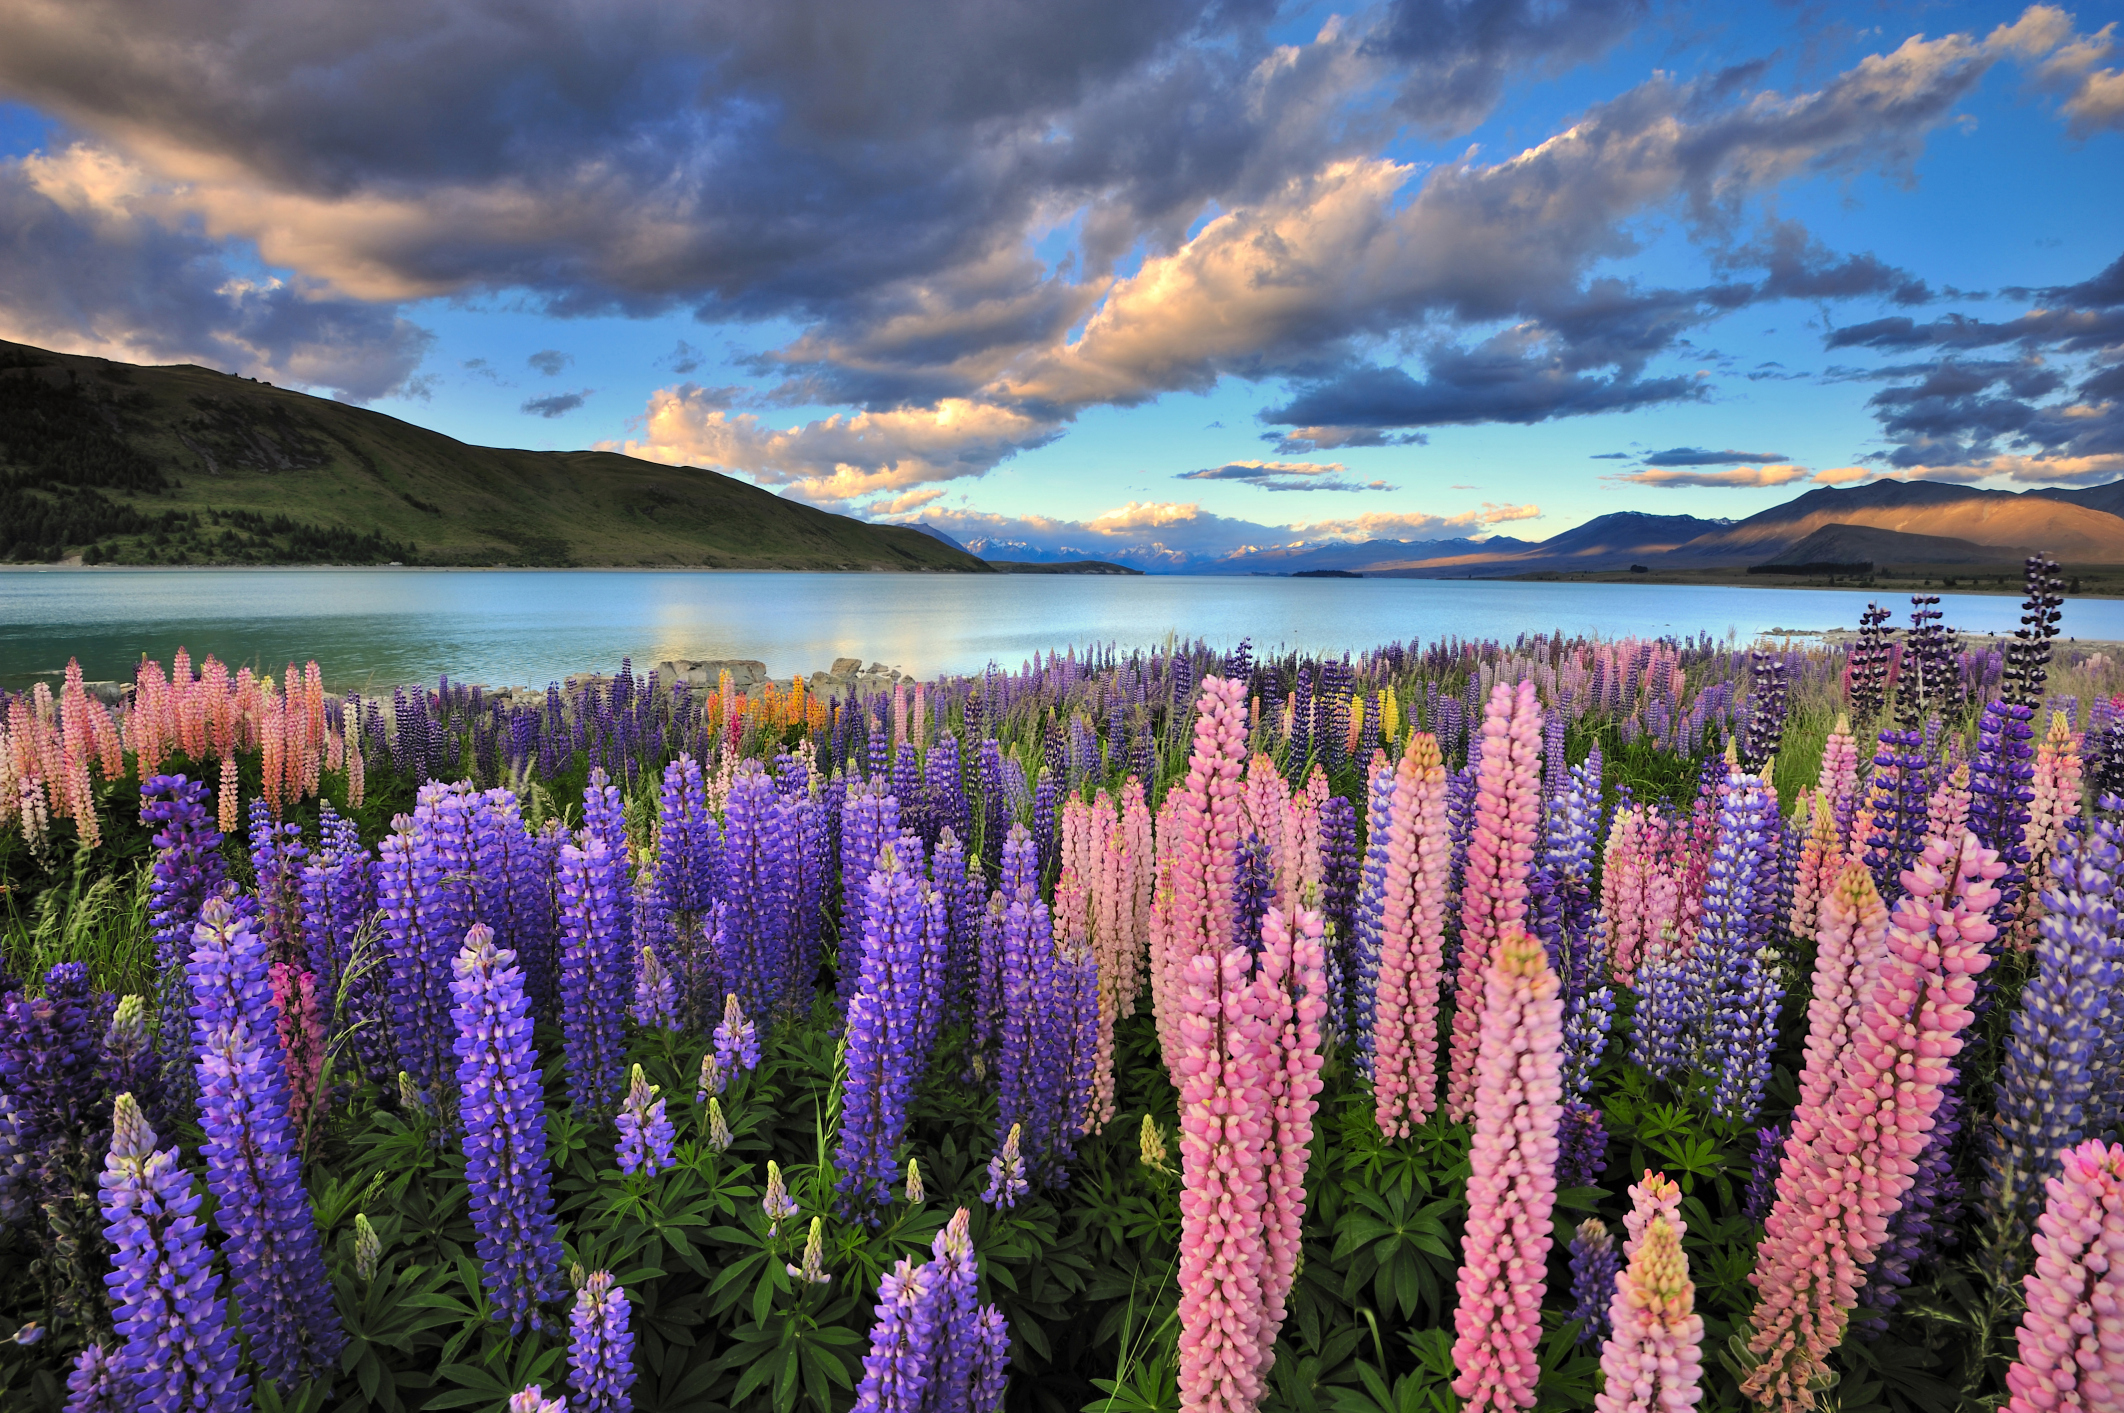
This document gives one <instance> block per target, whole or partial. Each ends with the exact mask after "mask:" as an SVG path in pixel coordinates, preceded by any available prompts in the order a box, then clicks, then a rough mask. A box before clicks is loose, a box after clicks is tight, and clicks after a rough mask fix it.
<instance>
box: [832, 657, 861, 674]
mask: <svg viewBox="0 0 2124 1413" xmlns="http://www.w3.org/2000/svg"><path fill="white" fill-rule="evenodd" d="M862 670H863V659H861V658H859V657H837V658H835V659H834V660H833V666H832V667H829V668H827V669H826V675H827V676H828V677H853V676H855V675H856V674H857V673H858V672H861V671H862Z"/></svg>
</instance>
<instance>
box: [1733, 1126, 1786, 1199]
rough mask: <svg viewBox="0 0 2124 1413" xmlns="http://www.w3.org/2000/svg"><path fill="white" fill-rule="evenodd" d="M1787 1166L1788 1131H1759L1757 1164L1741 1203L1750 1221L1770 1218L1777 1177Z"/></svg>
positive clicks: (1779, 1128) (1780, 1129)
mask: <svg viewBox="0 0 2124 1413" xmlns="http://www.w3.org/2000/svg"><path fill="white" fill-rule="evenodd" d="M1784 1165H1785V1129H1784V1125H1782V1124H1772V1125H1771V1126H1770V1127H1769V1128H1759V1129H1757V1130H1756V1131H1755V1164H1754V1168H1753V1170H1752V1171H1751V1172H1750V1173H1749V1174H1748V1193H1747V1196H1746V1198H1745V1199H1744V1200H1743V1201H1742V1203H1741V1211H1742V1212H1743V1213H1744V1214H1746V1216H1747V1217H1748V1219H1749V1220H1750V1221H1754V1222H1759V1221H1762V1220H1763V1219H1764V1218H1765V1217H1767V1216H1769V1215H1770V1207H1771V1204H1772V1203H1773V1202H1775V1201H1776V1200H1777V1175H1778V1172H1779V1170H1780V1169H1782V1168H1783V1167H1784Z"/></svg>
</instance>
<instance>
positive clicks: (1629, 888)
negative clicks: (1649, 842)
mask: <svg viewBox="0 0 2124 1413" xmlns="http://www.w3.org/2000/svg"><path fill="white" fill-rule="evenodd" d="M1647 828H1648V825H1647V821H1646V818H1645V807H1644V806H1643V805H1636V804H1632V805H1624V806H1623V807H1621V808H1620V809H1618V810H1616V811H1615V822H1614V823H1613V824H1612V825H1610V826H1609V828H1608V842H1607V846H1606V848H1605V849H1604V850H1603V851H1602V854H1601V877H1600V908H1601V912H1602V914H1603V915H1604V916H1605V917H1606V918H1607V919H1608V965H1609V967H1610V969H1611V970H1612V971H1613V972H1614V974H1615V979H1616V980H1617V981H1619V982H1621V983H1622V984H1623V985H1625V986H1629V985H1631V984H1632V983H1633V980H1634V975H1635V971H1636V967H1637V958H1638V955H1639V953H1640V952H1641V951H1642V950H1643V948H1644V944H1645V931H1644V929H1645V886H1646V884H1647V883H1648V882H1649V878H1648V875H1647V866H1648V864H1649V863H1650V861H1651V860H1650V858H1649V856H1648V854H1647V852H1646V850H1645V847H1644V844H1645V833H1646V830H1647Z"/></svg>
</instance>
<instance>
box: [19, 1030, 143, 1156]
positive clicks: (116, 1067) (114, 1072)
mask: <svg viewBox="0 0 2124 1413" xmlns="http://www.w3.org/2000/svg"><path fill="white" fill-rule="evenodd" d="M147 1016H148V1009H147V998H146V997H145V996H124V997H121V998H119V1001H118V1006H117V1009H116V1010H114V1011H112V1012H111V1023H110V1025H109V1026H108V1027H107V1028H105V1030H104V1032H103V1071H104V1081H105V1084H106V1085H107V1086H108V1088H109V1089H110V1091H111V1092H112V1093H113V1094H130V1095H132V1096H133V1099H134V1102H136V1103H138V1104H139V1105H140V1112H141V1113H143V1114H145V1115H146V1116H147V1121H148V1124H149V1126H150V1127H153V1126H154V1125H155V1124H156V1123H158V1122H159V1123H163V1124H165V1125H167V1122H168V1119H167V1116H166V1115H165V1114H164V1112H163V1105H162V1092H163V1086H162V1068H161V1060H160V1057H159V1056H157V1055H156V1054H155V1048H154V1039H153V1037H152V1036H150V1035H149V1034H148V1028H147ZM0 1053H4V1049H0ZM4 1064H5V1061H4V1060H0V1066H4ZM0 1181H4V1179H0Z"/></svg>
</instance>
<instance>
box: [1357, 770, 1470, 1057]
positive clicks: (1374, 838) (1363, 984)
mask: <svg viewBox="0 0 2124 1413" xmlns="http://www.w3.org/2000/svg"><path fill="white" fill-rule="evenodd" d="M1396 778H1397V772H1396V771H1394V770H1393V769H1391V768H1390V767H1389V766H1388V765H1387V762H1386V758H1385V757H1384V756H1378V757H1375V758H1374V759H1373V761H1372V764H1371V766H1370V774H1369V775H1368V777H1367V782H1368V783H1367V785H1366V789H1365V815H1364V874H1363V879H1362V881H1361V882H1360V883H1359V885H1358V890H1357V909H1356V923H1355V926H1356V946H1355V953H1354V959H1353V960H1354V965H1353V970H1352V973H1351V976H1350V995H1351V1007H1350V1009H1351V1018H1350V1020H1351V1026H1352V1028H1353V1032H1354V1039H1355V1041H1356V1057H1355V1058H1356V1064H1357V1072H1358V1073H1359V1074H1361V1075H1363V1076H1364V1077H1365V1078H1366V1079H1376V1074H1377V1067H1376V1064H1377V1061H1376V1057H1377V1054H1378V1040H1377V1037H1376V1030H1377V1026H1378V994H1379V958H1380V952H1381V950H1382V948H1383V947H1384V945H1385V938H1384V935H1383V929H1384V927H1385V925H1386V877H1387V863H1388V851H1389V846H1390V845H1391V844H1392V842H1393V818H1394V787H1395V783H1396ZM1447 791H1448V794H1450V793H1451V782H1450V780H1449V781H1448V784H1447ZM1447 829H1448V835H1449V837H1448V840H1447V844H1448V848H1449V850H1450V846H1451V838H1450V830H1451V824H1450V822H1448V825H1447ZM1450 862H1451V860H1450V858H1449V859H1448V864H1449V865H1450Z"/></svg>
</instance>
